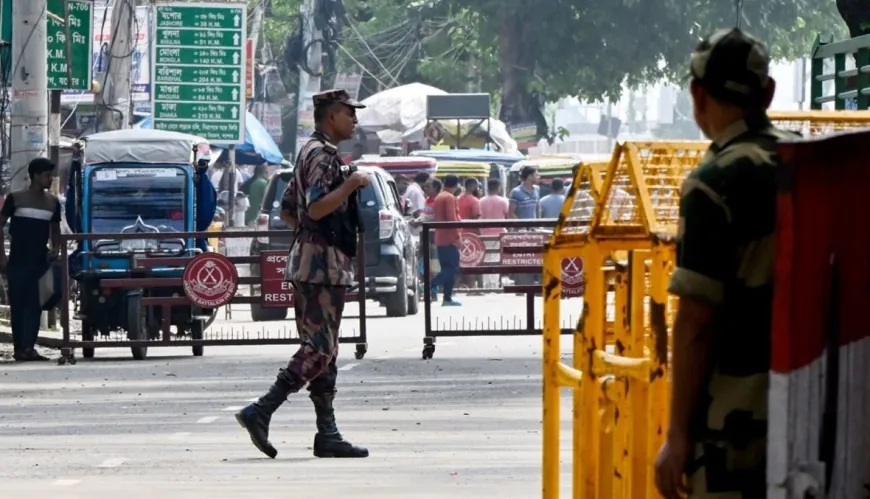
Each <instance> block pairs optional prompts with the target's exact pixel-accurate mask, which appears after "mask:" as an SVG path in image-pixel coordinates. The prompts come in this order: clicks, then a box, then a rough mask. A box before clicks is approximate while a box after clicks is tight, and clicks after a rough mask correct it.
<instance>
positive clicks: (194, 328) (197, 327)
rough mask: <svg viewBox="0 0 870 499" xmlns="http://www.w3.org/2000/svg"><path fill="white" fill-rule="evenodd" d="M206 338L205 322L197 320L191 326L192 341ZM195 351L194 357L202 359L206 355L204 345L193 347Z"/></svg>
mask: <svg viewBox="0 0 870 499" xmlns="http://www.w3.org/2000/svg"><path fill="white" fill-rule="evenodd" d="M204 336H205V321H202V320H195V321H193V322H192V323H191V324H190V339H192V340H201V339H203V337H204ZM191 348H192V350H193V356H194V357H202V354H203V353H205V346H203V345H193V347H191Z"/></svg>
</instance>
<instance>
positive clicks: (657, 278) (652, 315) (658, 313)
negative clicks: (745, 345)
mask: <svg viewBox="0 0 870 499" xmlns="http://www.w3.org/2000/svg"><path fill="white" fill-rule="evenodd" d="M668 257H669V252H668V251H667V249H666V248H664V247H663V246H662V245H661V244H660V243H656V244H654V245H653V250H652V262H651V264H650V306H649V325H650V335H649V342H650V344H649V349H650V358H651V360H652V374H651V376H650V400H651V407H650V417H649V426H648V431H649V449H648V452H649V453H648V454H647V455H648V459H649V461H648V462H649V463H653V462H655V458H656V454H657V453H658V451H659V449H660V448H661V446H662V444H663V443H664V437H665V435H666V433H667V430H668V421H667V417H668V404H669V397H668V386H667V383H668V380H669V379H670V376H669V374H668V351H669V341H668V336H669V335H668V327H667V305H668V276H669V273H668V266H669V261H668V260H669V258H668ZM647 487H648V489H647V493H648V494H654V493H655V492H654V491H655V484H654V483H653V477H652V473H650V474H649V477H648V479H647ZM652 497H657V496H652Z"/></svg>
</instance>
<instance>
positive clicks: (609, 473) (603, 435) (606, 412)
mask: <svg viewBox="0 0 870 499" xmlns="http://www.w3.org/2000/svg"><path fill="white" fill-rule="evenodd" d="M602 381H603V382H602V383H599V386H600V387H601V394H600V395H599V396H600V397H601V398H600V400H601V406H602V409H601V411H600V414H601V416H600V417H601V420H600V423H599V424H600V431H599V444H598V445H599V450H598V455H597V456H596V457H597V458H598V462H599V463H600V464H599V466H598V491H597V492H598V497H600V498H601V499H612V498H614V497H616V496H615V495H614V494H613V466H612V463H613V454H614V453H615V452H617V450H618V449H615V448H614V442H613V436H614V434H613V431H614V424H613V422H614V419H615V412H616V405H615V404H614V402H613V401H612V400H608V398H607V397H606V393H607V392H610V393H613V392H614V391H615V389H614V388H613V386H612V385H613V383H616V382H617V381H616V379H614V378H613V377H612V376H611V377H608V378H607V379H606V380H602ZM608 385H611V386H608Z"/></svg>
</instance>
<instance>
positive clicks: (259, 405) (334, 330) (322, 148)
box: [236, 90, 368, 458]
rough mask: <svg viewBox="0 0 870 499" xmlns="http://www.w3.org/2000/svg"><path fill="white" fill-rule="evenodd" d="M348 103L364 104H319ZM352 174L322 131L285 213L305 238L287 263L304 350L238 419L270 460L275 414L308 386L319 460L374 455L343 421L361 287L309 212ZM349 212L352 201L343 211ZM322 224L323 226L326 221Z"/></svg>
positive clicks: (330, 95)
mask: <svg viewBox="0 0 870 499" xmlns="http://www.w3.org/2000/svg"><path fill="white" fill-rule="evenodd" d="M338 103H341V104H344V105H347V106H350V107H354V108H361V107H364V106H362V105H361V104H359V103H358V102H356V101H354V100H352V99H350V96H349V95H348V94H347V92H345V91H344V90H329V91H326V92H322V93H319V94H317V95H315V96H314V105H315V106H328V105H332V104H338ZM349 174H350V171H349V169H348V167H347V166H345V165H343V164H342V162H341V159H340V158H339V156H338V147H337V146H336V145H335V144H333V143H332V140H331V139H330V138H329V137H328V136H326V135H325V134H323V133H322V132H315V133H314V134H313V135H312V137H311V139H310V140H309V141H308V143H306V144H305V145H304V146H303V147H302V149H301V150H300V151H299V154H298V156H297V161H296V171H295V173H294V177H293V179H292V180H291V181H290V183H289V185H288V186H287V189H286V191H285V192H284V196H283V200H282V210H283V211H285V212H288V213H291V214H294V215H295V218H296V219H297V221H298V222H299V225H298V227H297V229H296V233H297V237H296V241H295V242H294V244H293V247H292V249H291V250H290V257H289V258H288V262H287V272H286V275H287V279H288V280H289V281H291V282H292V283H293V298H294V303H295V305H294V308H295V315H296V328H297V331H298V333H299V338H300V340H301V345H300V347H299V349H298V350H297V351H296V353H295V354H293V356H292V357H291V359H290V361H289V362H288V364H287V367H285V368H283V369H281V370H280V371H279V373H278V379H277V380H276V382H275V384H274V385H273V386H272V387H271V388H270V389H269V391H268V392H267V393H266V394H265V395H264V396H263V397H261V398H260V399H259V400H258V401H257V402H255V403H253V404H251V405H250V406H248V407H246V408H244V409H242V411H240V412H239V413H238V414H237V415H236V419H237V420H238V421H239V424H241V425H242V427H244V428H245V429H247V430H248V432H249V434H250V436H251V440H252V441H253V443H254V445H255V446H256V447H257V448H258V449H260V450H261V451H262V452H263V453H265V454H266V455H268V456H269V457H273V458H274V457H275V456H276V455H277V451H276V450H275V448H274V447H272V445H271V444H270V443H269V441H268V431H269V421H270V418H271V415H272V413H274V412H275V411H276V410H277V409H278V407H280V406H281V404H282V403H283V402H284V400H285V399H286V397H287V396H288V395H290V394H291V393H295V392H297V391H299V390H300V389H301V388H302V387H304V386H305V384H306V383H307V384H308V391H309V392H310V398H311V400H312V402H313V403H314V409H315V413H316V415H317V434H316V435H315V438H314V455H315V456H318V457H366V456H368V451H367V450H366V449H364V448H361V447H357V446H354V445H352V444H350V443H349V442H347V441H345V440H344V439H343V438H342V436H341V434H340V433H339V432H338V429H337V427H336V424H335V415H334V411H333V407H332V402H333V399H334V397H335V392H336V390H335V382H336V376H337V373H338V371H337V369H336V365H335V362H336V358H337V356H338V331H339V326H340V325H341V316H342V313H343V312H344V304H345V293H346V290H347V287H348V286H350V285H351V283H352V282H353V271H352V269H351V259H350V258H349V257H348V256H347V255H346V254H344V253H343V252H342V251H341V250H340V249H339V248H337V247H335V246H333V245H331V244H330V241H328V240H326V239H324V237H323V236H322V235H320V234H319V233H317V232H316V231H315V230H313V229H316V228H317V225H318V223H319V222H317V221H314V220H313V219H311V218H310V217H309V215H308V208H309V206H310V205H311V204H312V203H315V202H317V201H318V200H320V199H322V198H323V197H324V196H326V195H327V194H329V193H330V192H331V191H332V190H334V189H336V188H337V187H338V186H339V185H340V184H341V183H342V182H343V181H345V180H346V179H347V177H348V176H349ZM347 210H348V202H347V201H346V202H344V203H343V204H342V205H341V206H340V207H339V208H338V210H336V212H335V213H337V214H339V215H343V214H345V213H346V212H347ZM321 222H322V221H321Z"/></svg>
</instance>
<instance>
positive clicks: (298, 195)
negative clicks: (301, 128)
mask: <svg viewBox="0 0 870 499" xmlns="http://www.w3.org/2000/svg"><path fill="white" fill-rule="evenodd" d="M343 166H344V165H343V164H342V162H341V158H340V157H339V156H338V147H336V146H335V145H334V144H333V143H332V142H331V141H330V139H329V137H327V136H326V135H324V134H322V133H319V132H315V133H314V134H313V135H312V137H311V139H310V140H309V141H308V143H307V144H305V146H303V148H302V149H301V150H300V152H299V156H298V161H297V164H296V171H295V172H294V175H293V179H291V181H290V183H289V184H288V186H287V189H286V190H285V191H284V197H283V201H282V209H283V210H285V211H287V212H289V213H291V214H295V216H296V219H297V220H299V221H300V224H299V227H298V228H297V238H296V243H295V244H294V245H293V249H291V250H290V258H288V260H287V267H288V268H287V273H286V274H287V280H288V281H292V282H307V283H313V284H325V285H332V286H349V285H350V284H351V283H353V270H352V267H351V260H350V258H349V257H348V256H347V255H345V254H344V253H343V252H342V251H341V250H340V249H338V248H336V247H334V246H331V245H328V244H325V243H324V241H323V240H322V239H321V238H318V237H315V235H314V234H312V233H311V232H309V231H307V230H306V229H305V228H304V227H303V223H302V222H303V220H305V219H306V218H308V207H309V206H311V204H312V203H314V202H316V201H317V200H319V199H322V198H323V197H324V196H326V195H327V194H329V192H330V191H332V190H333V189H335V188H336V187H337V186H338V185H339V184H340V183H341V181H342V176H345V175H346V172H345V171H344V168H343ZM346 210H347V202H345V203H344V204H343V205H342V206H341V207H339V209H338V211H339V212H344V211H346ZM308 220H310V219H308ZM312 222H313V221H312ZM313 223H315V224H316V223H317V222H313Z"/></svg>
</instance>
